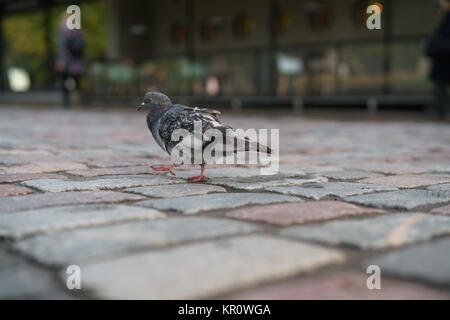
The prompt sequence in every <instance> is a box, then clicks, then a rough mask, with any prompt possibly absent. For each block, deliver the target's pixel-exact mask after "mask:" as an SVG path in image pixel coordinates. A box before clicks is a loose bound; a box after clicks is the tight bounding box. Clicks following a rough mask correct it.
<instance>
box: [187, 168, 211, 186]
mask: <svg viewBox="0 0 450 320" xmlns="http://www.w3.org/2000/svg"><path fill="white" fill-rule="evenodd" d="M200 166H201V169H202V171H201V172H200V175H199V176H193V177H190V178H188V180H190V181H192V182H199V181H202V180H207V179H208V177H207V176H205V168H206V167H205V165H204V164H202V165H200Z"/></svg>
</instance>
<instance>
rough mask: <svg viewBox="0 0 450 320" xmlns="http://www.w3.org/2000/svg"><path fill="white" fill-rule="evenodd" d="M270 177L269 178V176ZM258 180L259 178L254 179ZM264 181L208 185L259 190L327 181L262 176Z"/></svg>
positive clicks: (315, 178)
mask: <svg viewBox="0 0 450 320" xmlns="http://www.w3.org/2000/svg"><path fill="white" fill-rule="evenodd" d="M269 177H270V176H269ZM256 178H260V177H256ZM264 178H265V179H255V177H251V178H247V179H245V178H244V179H242V178H241V179H239V180H235V179H214V180H211V181H210V182H209V183H211V184H216V185H221V186H227V187H230V188H234V189H240V190H248V191H251V190H260V189H264V188H267V187H277V186H291V185H302V184H305V183H315V182H317V183H320V182H327V181H328V179H327V178H324V177H313V176H304V177H299V178H284V179H275V180H270V179H267V177H265V176H264Z"/></svg>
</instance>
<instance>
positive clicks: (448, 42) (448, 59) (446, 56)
mask: <svg viewBox="0 0 450 320" xmlns="http://www.w3.org/2000/svg"><path fill="white" fill-rule="evenodd" d="M440 4H441V7H442V9H443V10H444V12H445V13H444V19H443V21H442V23H441V24H440V26H439V27H438V28H437V30H436V31H435V32H434V34H433V35H432V36H431V37H430V38H429V40H428V43H427V45H426V54H427V56H429V57H430V58H431V59H432V61H433V65H432V68H431V74H430V78H431V80H432V81H433V82H434V103H433V115H434V116H436V117H438V119H443V118H445V116H446V114H447V113H448V108H449V106H448V104H449V99H448V92H447V89H448V88H447V87H448V85H449V84H450V0H441V1H440Z"/></svg>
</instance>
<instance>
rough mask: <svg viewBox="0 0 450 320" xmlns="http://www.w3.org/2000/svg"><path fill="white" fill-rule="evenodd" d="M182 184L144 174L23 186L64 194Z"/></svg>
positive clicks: (44, 180)
mask: <svg viewBox="0 0 450 320" xmlns="http://www.w3.org/2000/svg"><path fill="white" fill-rule="evenodd" d="M182 182H185V181H184V180H181V179H175V178H172V177H166V176H159V175H148V174H143V175H119V176H108V177H105V178H94V179H89V180H86V179H84V180H55V179H42V180H29V181H24V182H22V184H23V185H25V186H29V187H33V188H36V189H39V190H41V191H46V192H64V191H76V190H113V189H119V188H131V187H138V186H155V185H161V184H172V183H182Z"/></svg>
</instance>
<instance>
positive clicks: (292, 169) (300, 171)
mask: <svg viewBox="0 0 450 320" xmlns="http://www.w3.org/2000/svg"><path fill="white" fill-rule="evenodd" d="M340 170H343V169H341V168H339V167H334V166H280V173H281V174H296V175H305V174H314V173H320V174H321V173H323V172H330V171H340Z"/></svg>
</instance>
